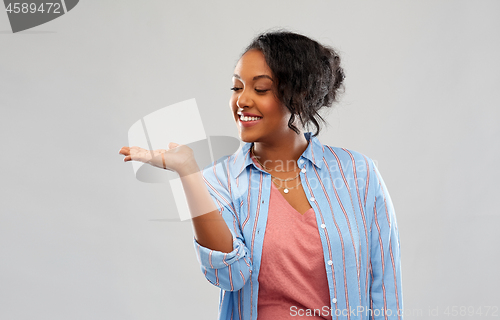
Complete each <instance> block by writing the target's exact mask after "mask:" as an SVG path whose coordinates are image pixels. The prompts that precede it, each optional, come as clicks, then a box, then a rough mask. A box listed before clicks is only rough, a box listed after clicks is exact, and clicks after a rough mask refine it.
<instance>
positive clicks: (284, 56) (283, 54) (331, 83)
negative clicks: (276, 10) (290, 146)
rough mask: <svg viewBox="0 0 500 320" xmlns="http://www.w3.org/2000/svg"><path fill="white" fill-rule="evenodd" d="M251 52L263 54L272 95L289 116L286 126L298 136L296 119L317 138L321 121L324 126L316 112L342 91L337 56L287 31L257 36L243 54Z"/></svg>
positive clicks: (328, 104) (342, 76)
mask: <svg viewBox="0 0 500 320" xmlns="http://www.w3.org/2000/svg"><path fill="white" fill-rule="evenodd" d="M252 49H257V50H260V51H261V52H262V53H263V55H264V57H265V60H266V63H267V65H268V66H269V68H270V69H271V71H272V73H273V77H274V79H275V83H276V93H275V94H276V96H277V98H278V99H279V100H280V101H281V102H282V103H283V104H284V105H285V106H286V107H287V108H288V110H290V113H291V116H290V119H289V120H288V127H289V128H290V129H292V130H293V131H295V132H296V133H297V134H299V133H300V132H299V130H298V128H297V127H296V126H294V125H293V122H294V120H295V117H296V116H298V117H299V120H300V122H301V123H302V125H303V126H304V127H307V126H309V125H311V124H312V125H313V126H314V127H315V132H314V136H317V135H318V134H319V131H320V129H321V128H320V122H322V123H326V122H325V120H324V119H323V118H322V117H321V115H320V114H319V112H318V111H319V110H320V109H321V108H323V107H331V106H332V104H333V103H334V102H337V101H338V97H339V95H340V93H341V92H342V91H343V89H344V86H343V81H344V78H345V75H344V71H343V70H342V68H341V67H340V57H339V55H338V54H337V53H336V52H335V51H334V49H333V48H331V47H328V46H324V45H322V44H320V43H318V42H317V41H315V40H312V39H310V38H308V37H306V36H303V35H300V34H297V33H293V32H289V31H286V30H279V31H273V32H266V33H262V34H260V35H258V36H257V37H255V39H254V40H253V41H252V43H250V45H249V46H248V47H247V48H246V49H245V53H246V52H247V51H249V50H252Z"/></svg>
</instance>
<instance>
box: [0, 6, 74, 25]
mask: <svg viewBox="0 0 500 320" xmlns="http://www.w3.org/2000/svg"><path fill="white" fill-rule="evenodd" d="M49 1H51V0H49ZM3 2H4V4H5V11H6V12H7V16H8V17H9V21H10V26H11V28H12V32H14V33H16V32H19V31H23V30H26V29H30V28H33V27H36V26H39V25H41V24H44V23H46V22H49V21H51V20H54V19H56V18H59V17H60V16H62V15H63V14H65V13H67V12H68V11H70V10H71V9H73V8H74V7H75V6H76V5H77V4H78V0H59V1H54V0H52V2H46V1H40V0H28V1H26V2H23V1H19V0H18V1H15V0H14V1H11V0H4V1H3Z"/></svg>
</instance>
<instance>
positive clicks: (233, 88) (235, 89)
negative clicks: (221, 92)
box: [231, 87, 242, 91]
mask: <svg viewBox="0 0 500 320" xmlns="http://www.w3.org/2000/svg"><path fill="white" fill-rule="evenodd" d="M241 89H242V88H239V87H232V88H231V90H232V91H238V90H241Z"/></svg>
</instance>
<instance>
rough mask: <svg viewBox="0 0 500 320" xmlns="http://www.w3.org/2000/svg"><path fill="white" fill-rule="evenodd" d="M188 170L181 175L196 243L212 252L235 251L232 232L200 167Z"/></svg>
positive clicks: (190, 166) (191, 166)
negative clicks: (210, 192) (214, 200)
mask: <svg viewBox="0 0 500 320" xmlns="http://www.w3.org/2000/svg"><path fill="white" fill-rule="evenodd" d="M188 168H189V169H186V170H185V171H184V172H180V173H179V174H180V176H181V182H182V186H183V188H184V193H185V195H186V199H187V202H188V206H189V211H190V213H191V219H192V222H193V231H194V237H195V239H196V241H197V242H198V243H199V244H200V245H202V246H204V247H206V248H209V249H212V250H216V251H221V252H231V251H233V240H232V235H231V232H230V231H229V228H228V226H227V224H226V222H225V221H224V219H223V218H222V215H221V214H220V213H219V210H218V209H217V207H216V206H215V204H214V202H213V200H212V197H211V196H210V194H209V192H208V190H207V187H206V185H205V182H204V181H203V176H202V174H201V172H200V170H199V169H198V166H197V165H196V163H194V164H191V165H189V167H188Z"/></svg>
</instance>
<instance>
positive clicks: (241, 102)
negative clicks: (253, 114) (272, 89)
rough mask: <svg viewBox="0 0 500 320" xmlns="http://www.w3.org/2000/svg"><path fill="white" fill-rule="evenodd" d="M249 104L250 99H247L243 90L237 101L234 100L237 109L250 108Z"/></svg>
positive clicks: (246, 94)
mask: <svg viewBox="0 0 500 320" xmlns="http://www.w3.org/2000/svg"><path fill="white" fill-rule="evenodd" d="M251 103H252V99H251V98H250V97H249V95H248V93H247V91H246V90H245V89H243V90H242V92H241V93H240V95H239V96H238V100H236V105H237V106H238V108H240V109H243V108H245V107H250V105H251Z"/></svg>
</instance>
